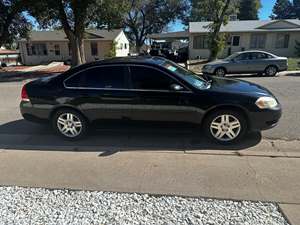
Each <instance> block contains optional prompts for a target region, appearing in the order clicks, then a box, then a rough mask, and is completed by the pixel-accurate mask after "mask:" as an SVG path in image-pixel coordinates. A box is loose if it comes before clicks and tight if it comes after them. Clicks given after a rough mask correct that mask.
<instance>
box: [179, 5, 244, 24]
mask: <svg viewBox="0 0 300 225" xmlns="http://www.w3.org/2000/svg"><path fill="white" fill-rule="evenodd" d="M224 4H225V5H226V4H227V1H224V0H190V4H189V5H190V13H189V14H187V16H186V17H185V18H184V23H185V24H186V25H188V23H189V22H200V21H214V20H215V18H216V17H218V16H220V12H221V11H222V8H223V7H222V6H224ZM238 6H239V0H231V1H230V3H229V5H228V7H226V8H227V10H226V13H225V19H226V18H227V17H228V15H231V14H236V13H238ZM219 7H221V8H219Z"/></svg>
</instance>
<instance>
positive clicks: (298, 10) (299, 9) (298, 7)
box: [293, 0, 300, 19]
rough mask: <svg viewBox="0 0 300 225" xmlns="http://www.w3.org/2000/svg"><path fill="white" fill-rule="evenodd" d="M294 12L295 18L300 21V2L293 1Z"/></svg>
mask: <svg viewBox="0 0 300 225" xmlns="http://www.w3.org/2000/svg"><path fill="white" fill-rule="evenodd" d="M293 11H294V15H295V18H297V19H300V0H294V1H293Z"/></svg>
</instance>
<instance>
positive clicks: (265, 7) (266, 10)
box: [170, 0, 276, 31]
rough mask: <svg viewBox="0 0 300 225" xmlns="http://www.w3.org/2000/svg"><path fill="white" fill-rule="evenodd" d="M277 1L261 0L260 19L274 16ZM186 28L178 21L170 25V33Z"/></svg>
mask: <svg viewBox="0 0 300 225" xmlns="http://www.w3.org/2000/svg"><path fill="white" fill-rule="evenodd" d="M275 2H276V0H261V4H262V8H261V9H260V12H259V19H261V20H268V19H270V18H269V16H270V15H271V14H272V9H273V6H274V4H275ZM183 29H184V26H183V25H182V23H180V21H176V22H175V23H174V24H172V25H170V31H182V30H183Z"/></svg>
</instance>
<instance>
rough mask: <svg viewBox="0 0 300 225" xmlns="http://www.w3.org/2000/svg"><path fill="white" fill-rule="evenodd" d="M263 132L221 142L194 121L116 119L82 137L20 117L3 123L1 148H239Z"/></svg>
mask: <svg viewBox="0 0 300 225" xmlns="http://www.w3.org/2000/svg"><path fill="white" fill-rule="evenodd" d="M261 138H262V137H261V134H260V133H250V134H248V135H247V137H246V138H245V139H244V140H243V141H241V142H240V143H237V144H233V145H225V146H224V145H220V144H217V143H214V142H211V141H210V140H208V139H207V138H206V137H205V135H204V134H203V132H202V131H201V129H199V127H196V126H194V125H190V124H155V123H144V122H143V123H132V122H120V121H119V122H115V123H106V124H102V126H96V127H95V128H93V129H92V131H91V132H90V134H89V135H88V136H87V137H86V138H84V139H82V140H79V141H75V142H71V141H67V140H65V139H63V138H60V137H59V136H57V135H55V134H54V133H53V131H52V129H51V128H50V127H49V126H47V125H39V124H34V123H30V122H27V121H25V120H16V121H12V122H9V123H6V124H2V125H0V149H6V150H9V149H11V150H14V149H17V150H37V151H74V152H101V154H100V155H99V156H109V155H112V154H114V153H117V152H122V151H193V150H198V151H199V150H200V151H201V150H228V151H239V150H245V149H247V148H250V147H253V146H256V145H257V144H259V143H260V141H261Z"/></svg>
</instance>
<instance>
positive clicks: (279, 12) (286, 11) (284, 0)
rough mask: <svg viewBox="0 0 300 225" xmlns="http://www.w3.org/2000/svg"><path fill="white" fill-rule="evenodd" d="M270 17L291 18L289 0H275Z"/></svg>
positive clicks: (292, 16)
mask: <svg viewBox="0 0 300 225" xmlns="http://www.w3.org/2000/svg"><path fill="white" fill-rule="evenodd" d="M270 18H271V19H272V20H281V19H293V18H294V15H293V5H292V3H291V2H290V0H277V1H276V3H275V5H274V7H273V14H272V15H271V16H270Z"/></svg>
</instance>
